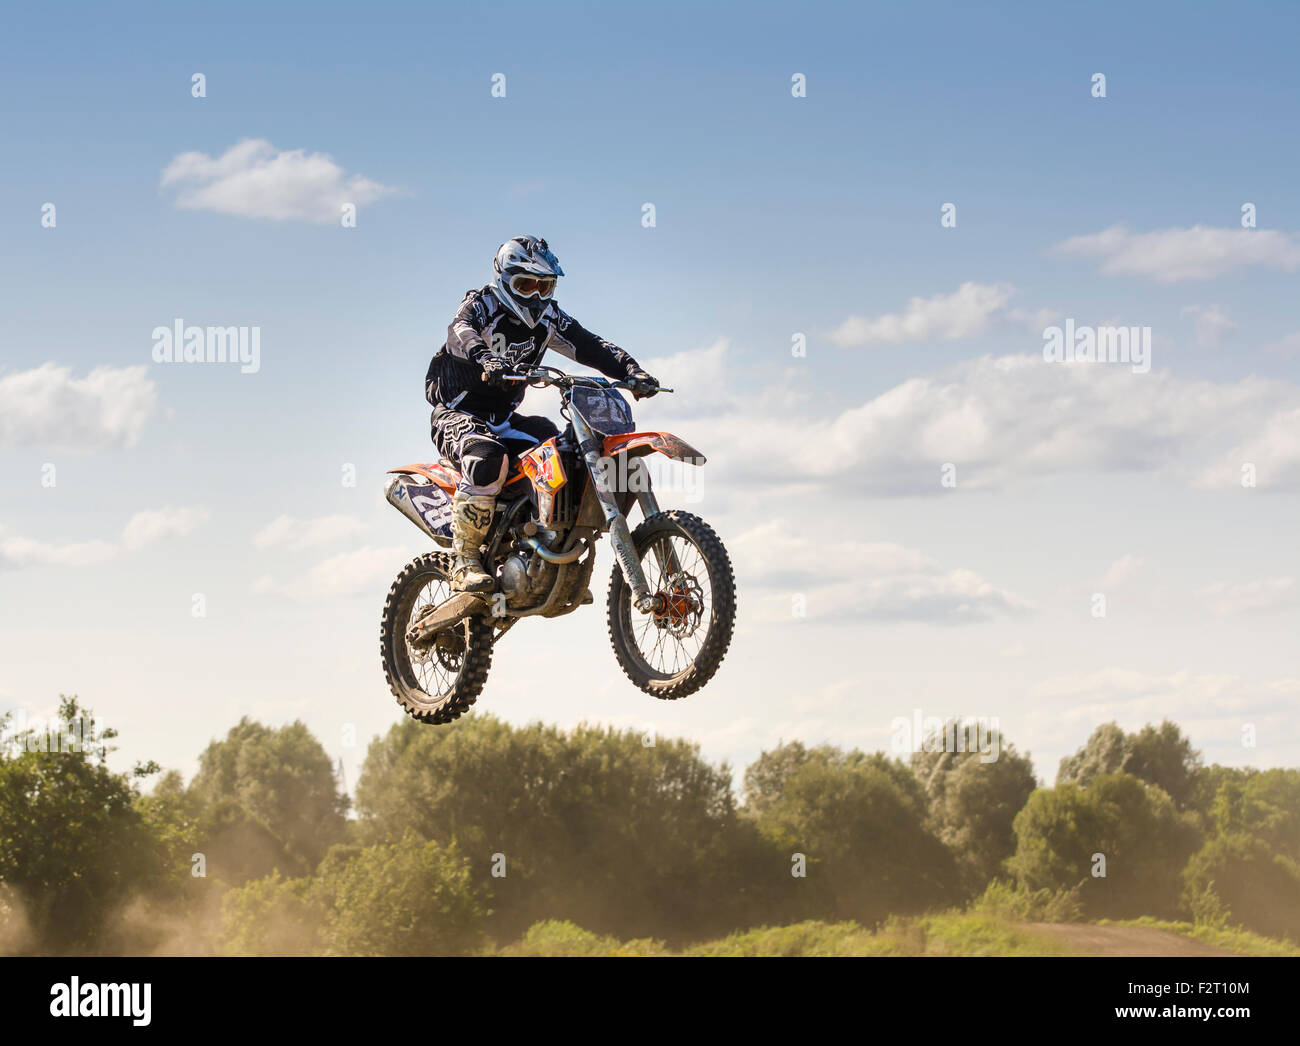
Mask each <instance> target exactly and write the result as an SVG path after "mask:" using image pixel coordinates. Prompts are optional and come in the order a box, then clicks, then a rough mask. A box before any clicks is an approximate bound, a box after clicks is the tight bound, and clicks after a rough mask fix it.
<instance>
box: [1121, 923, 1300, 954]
mask: <svg viewBox="0 0 1300 1046" xmlns="http://www.w3.org/2000/svg"><path fill="white" fill-rule="evenodd" d="M1097 925H1098V926H1144V927H1147V928H1149V929H1152V930H1167V931H1169V932H1170V933H1177V934H1181V935H1182V936H1184V937H1191V938H1193V939H1194V940H1198V941H1200V942H1202V943H1203V944H1210V945H1213V946H1214V947H1216V948H1227V949H1228V950H1229V951H1234V952H1240V953H1241V954H1242V955H1268V956H1297V955H1300V946H1297V945H1295V944H1294V943H1292V942H1291V941H1279V940H1276V939H1275V938H1272V937H1264V936H1263V935H1261V934H1258V933H1252V932H1251V931H1250V930H1242V929H1239V928H1236V927H1218V926H1206V925H1204V924H1198V923H1188V922H1172V921H1170V920H1168V919H1153V918H1152V917H1151V916H1149V915H1144V916H1143V917H1142V918H1141V919H1102V920H1100V921H1099V922H1098V923H1097Z"/></svg>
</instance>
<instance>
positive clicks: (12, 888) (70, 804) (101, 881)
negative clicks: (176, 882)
mask: <svg viewBox="0 0 1300 1046" xmlns="http://www.w3.org/2000/svg"><path fill="white" fill-rule="evenodd" d="M7 719H8V717H7V716H6V717H2V718H0V733H4V732H5V731H6V729H7V726H8V723H7ZM59 721H60V724H61V730H60V731H58V732H57V733H56V734H53V735H51V734H50V733H44V732H38V731H36V730H34V729H30V728H29V729H26V730H24V731H21V732H19V733H17V734H16V735H13V736H12V737H10V738H9V739H8V740H9V743H8V744H7V745H0V884H3V885H4V886H6V887H7V888H8V890H7V891H6V892H7V893H8V895H9V900H8V901H7V902H5V903H6V907H7V908H10V909H17V910H20V911H21V913H22V918H23V919H24V920H25V921H26V923H27V926H28V927H29V929H30V939H31V940H33V941H35V942H37V946H38V947H39V948H40V949H41V950H42V951H44V952H48V953H54V954H61V953H67V952H74V951H94V950H96V949H97V948H99V947H100V946H101V944H102V941H101V935H102V932H103V930H104V928H105V926H106V924H107V923H108V921H109V920H110V919H111V918H112V916H113V915H114V914H115V912H116V909H117V908H118V906H119V905H121V904H122V903H124V902H125V901H126V900H127V899H128V897H130V896H131V894H132V893H133V892H135V891H142V890H145V889H148V888H149V887H150V886H151V885H153V884H154V883H156V881H157V879H158V876H159V874H160V871H161V869H160V868H159V866H158V864H157V862H156V856H157V848H156V840H155V838H154V837H153V836H152V835H151V833H150V831H149V828H148V826H147V825H146V823H145V821H144V819H143V818H142V817H141V815H140V814H139V812H138V811H137V810H136V809H135V805H134V804H135V800H136V797H137V791H136V788H135V784H134V781H135V779H136V778H138V777H144V776H148V775H149V774H152V773H154V772H156V770H157V767H156V766H154V765H153V764H152V763H151V764H147V765H143V766H141V765H137V766H136V768H135V770H134V771H133V772H132V773H130V774H125V773H121V774H119V773H113V772H111V771H110V770H109V769H108V767H107V766H106V765H105V761H106V759H107V756H108V753H109V752H110V751H112V748H111V747H110V746H109V745H108V742H109V741H110V740H111V739H112V738H114V737H116V736H117V732H116V731H115V730H112V729H104V730H101V729H99V727H98V725H97V724H96V722H95V719H94V717H93V714H92V713H91V711H90V710H89V709H84V708H82V707H81V706H80V704H79V703H78V701H77V699H76V698H75V697H66V696H65V697H61V699H60V703H59ZM69 739H75V740H73V741H72V742H71V743H69ZM10 918H13V916H12V915H11V916H10Z"/></svg>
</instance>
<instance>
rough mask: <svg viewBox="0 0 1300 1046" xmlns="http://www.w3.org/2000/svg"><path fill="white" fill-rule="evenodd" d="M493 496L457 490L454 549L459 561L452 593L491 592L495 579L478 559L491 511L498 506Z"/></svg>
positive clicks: (453, 571) (453, 515)
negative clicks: (493, 579)
mask: <svg viewBox="0 0 1300 1046" xmlns="http://www.w3.org/2000/svg"><path fill="white" fill-rule="evenodd" d="M496 500H497V499H496V498H495V497H493V496H492V495H490V494H489V495H486V496H484V495H471V494H466V493H465V492H464V491H460V490H458V491H456V496H455V497H454V498H452V501H451V551H452V553H453V554H454V555H455V557H456V561H455V563H454V564H452V568H451V588H452V591H453V592H490V591H492V588H493V582H492V579H491V578H490V577H489V576H488V575H487V572H486V571H484V569H483V563H482V561H481V560H480V559H479V556H480V554H481V551H482V548H483V542H484V540H485V539H486V538H487V532H488V527H489V526H490V525H491V523H492V511H493V509H494V508H495V506H496Z"/></svg>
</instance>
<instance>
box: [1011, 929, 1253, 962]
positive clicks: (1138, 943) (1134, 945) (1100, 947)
mask: <svg viewBox="0 0 1300 1046" xmlns="http://www.w3.org/2000/svg"><path fill="white" fill-rule="evenodd" d="M1027 928H1028V929H1031V930H1034V931H1036V932H1038V933H1043V934H1047V935H1048V936H1050V937H1054V938H1056V939H1057V940H1059V941H1061V942H1062V943H1064V944H1065V946H1066V947H1068V948H1069V949H1070V950H1071V951H1072V952H1074V953H1075V954H1077V955H1180V956H1192V957H1196V956H1220V955H1237V954H1239V953H1237V952H1230V951H1228V950H1227V949H1225V948H1216V947H1214V946H1213V945H1210V944H1204V943H1202V942H1201V941H1194V940H1192V939H1191V938H1190V937H1183V936H1181V935H1180V934H1176V933H1169V932H1168V931H1167V930H1152V929H1149V928H1147V927H1145V926H1076V925H1073V924H1070V923H1028V924H1027Z"/></svg>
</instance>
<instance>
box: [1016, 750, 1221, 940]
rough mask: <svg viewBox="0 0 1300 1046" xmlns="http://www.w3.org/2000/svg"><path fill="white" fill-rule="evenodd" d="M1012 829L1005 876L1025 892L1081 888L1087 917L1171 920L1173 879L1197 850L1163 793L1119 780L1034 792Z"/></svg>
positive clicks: (1189, 824)
mask: <svg viewBox="0 0 1300 1046" xmlns="http://www.w3.org/2000/svg"><path fill="white" fill-rule="evenodd" d="M1014 828H1015V833H1016V841H1017V845H1016V852H1015V855H1014V856H1013V857H1012V858H1011V859H1010V860H1009V861H1008V862H1007V866H1008V868H1009V869H1010V871H1011V872H1012V873H1013V874H1014V875H1015V876H1016V877H1017V879H1018V880H1019V881H1020V882H1021V883H1022V884H1023V885H1024V886H1025V887H1026V888H1027V889H1030V890H1040V889H1048V890H1069V889H1072V888H1074V887H1076V886H1078V887H1080V895H1081V899H1082V902H1083V906H1084V911H1085V913H1086V914H1087V915H1088V916H1090V917H1092V918H1099V917H1102V916H1108V917H1113V918H1129V917H1136V916H1141V915H1156V916H1173V915H1176V914H1178V912H1179V902H1178V897H1179V878H1178V877H1179V873H1180V872H1181V870H1182V868H1183V865H1184V864H1185V863H1186V862H1187V858H1188V857H1189V856H1190V855H1191V854H1192V852H1193V851H1194V850H1195V849H1196V848H1197V846H1198V845H1199V844H1200V833H1199V831H1198V829H1197V827H1196V823H1195V818H1194V816H1193V815H1192V814H1180V813H1179V812H1178V811H1177V810H1176V809H1175V808H1174V804H1173V801H1172V800H1171V799H1170V798H1169V796H1168V795H1167V794H1166V793H1165V792H1164V790H1163V789H1161V788H1159V787H1157V786H1155V785H1151V784H1147V783H1145V782H1143V781H1141V780H1139V779H1138V778H1136V777H1134V776H1133V775H1132V774H1122V773H1121V774H1103V775H1101V776H1100V777H1096V778H1094V779H1093V780H1092V781H1091V782H1090V783H1089V784H1088V785H1087V786H1086V787H1080V786H1078V785H1076V784H1058V785H1057V786H1056V787H1055V788H1051V789H1048V788H1040V789H1039V790H1038V791H1036V792H1034V794H1033V795H1031V796H1030V797H1029V801H1028V802H1027V803H1026V804H1025V808H1024V809H1023V810H1021V811H1020V813H1019V814H1017V815H1016V819H1015V823H1014ZM1099 857H1100V858H1101V859H1104V866H1103V865H1102V863H1101V861H1099V859H1098V858H1099ZM1103 869H1104V872H1105V874H1104V876H1099V875H1097V874H1096V873H1097V872H1098V871H1101V870H1103Z"/></svg>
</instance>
